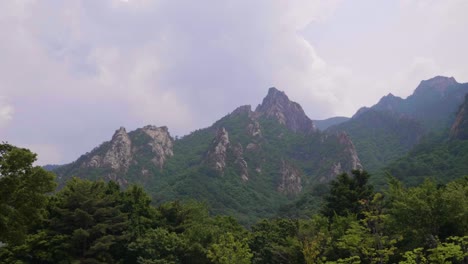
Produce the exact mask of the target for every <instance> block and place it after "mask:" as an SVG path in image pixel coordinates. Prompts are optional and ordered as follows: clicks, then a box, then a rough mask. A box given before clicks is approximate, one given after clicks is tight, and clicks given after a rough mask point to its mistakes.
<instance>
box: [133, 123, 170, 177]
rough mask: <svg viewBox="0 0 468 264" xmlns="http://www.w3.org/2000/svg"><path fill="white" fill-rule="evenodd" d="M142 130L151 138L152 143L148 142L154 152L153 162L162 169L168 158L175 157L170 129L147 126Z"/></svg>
mask: <svg viewBox="0 0 468 264" xmlns="http://www.w3.org/2000/svg"><path fill="white" fill-rule="evenodd" d="M141 130H142V131H143V132H145V133H146V134H147V135H148V136H149V137H150V138H151V141H150V142H148V145H150V146H151V150H152V152H153V158H152V159H151V161H152V162H153V164H154V165H155V166H157V167H159V168H160V169H162V168H163V166H164V163H165V162H166V160H167V158H169V157H172V156H174V152H173V150H172V149H173V140H172V138H171V136H170V135H169V131H168V128H167V127H165V126H162V127H156V126H145V127H143V128H142V129H141Z"/></svg>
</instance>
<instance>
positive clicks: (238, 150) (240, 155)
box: [233, 143, 249, 181]
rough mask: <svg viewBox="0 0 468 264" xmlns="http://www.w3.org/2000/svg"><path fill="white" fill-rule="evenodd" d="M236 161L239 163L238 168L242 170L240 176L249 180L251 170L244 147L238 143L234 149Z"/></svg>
mask: <svg viewBox="0 0 468 264" xmlns="http://www.w3.org/2000/svg"><path fill="white" fill-rule="evenodd" d="M233 153H234V157H235V161H234V163H235V164H236V165H237V168H238V169H239V171H240V177H241V179H242V180H243V181H248V180H249V171H248V165H247V161H245V159H244V149H243V148H242V145H241V144H239V143H237V144H236V145H235V147H234V149H233Z"/></svg>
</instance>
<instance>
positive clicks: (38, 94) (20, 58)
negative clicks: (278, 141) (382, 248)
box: [0, 0, 468, 163]
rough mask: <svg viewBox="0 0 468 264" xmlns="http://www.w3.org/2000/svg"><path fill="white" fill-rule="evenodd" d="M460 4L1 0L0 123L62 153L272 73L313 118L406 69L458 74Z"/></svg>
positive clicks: (356, 101)
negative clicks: (5, 100) (0, 104)
mask: <svg viewBox="0 0 468 264" xmlns="http://www.w3.org/2000/svg"><path fill="white" fill-rule="evenodd" d="M421 3H422V4H421ZM425 3H429V4H425ZM460 7H462V8H460ZM465 7H466V4H465V3H463V1H443V2H441V1H433V2H426V1H423V2H419V1H407V2H404V1H403V2H401V3H398V2H394V3H393V2H392V3H390V2H389V3H386V4H385V5H384V6H383V7H382V6H380V5H378V4H375V3H374V2H373V1H368V0H366V1H360V2H359V3H354V2H353V3H350V2H348V1H318V0H312V1H310V0H307V1H306V0H291V1H283V0H255V1H247V0H223V1H206V0H202V1H177V0H128V1H122V0H102V1H93V0H70V1H59V0H42V1H35V0H22V1H3V2H0V10H2V11H0V30H1V31H2V42H0V55H1V56H2V60H1V61H0V96H3V97H5V98H8V99H9V101H8V104H6V103H5V104H4V105H5V106H3V105H2V107H7V106H12V105H14V107H15V108H14V110H15V112H14V114H15V115H14V119H11V113H12V112H11V111H12V110H8V111H2V113H9V114H2V117H0V122H3V124H4V125H3V128H2V136H3V135H4V136H3V137H5V139H6V140H9V141H11V142H12V143H17V144H19V145H30V146H37V145H41V144H46V145H47V146H54V151H51V150H50V149H51V148H49V150H47V148H38V152H39V154H40V155H43V154H42V153H41V152H44V153H45V154H44V155H47V156H48V157H51V158H47V159H46V160H48V161H50V162H52V161H53V159H54V158H57V157H58V154H57V153H59V154H60V158H57V160H56V161H54V162H53V163H62V162H68V161H72V160H73V159H75V158H77V157H78V156H79V155H80V154H82V153H84V152H86V151H89V150H90V149H92V148H93V147H94V146H96V145H98V144H100V143H101V142H102V141H104V140H109V139H110V138H111V136H112V135H111V134H112V131H114V130H115V129H116V128H118V127H119V126H122V125H123V126H126V127H127V129H128V130H132V129H135V128H137V127H141V126H143V125H146V124H154V125H158V126H160V125H167V126H168V127H169V130H170V131H171V133H172V134H173V135H175V134H177V135H182V134H186V133H188V132H190V131H192V130H194V129H197V128H200V127H205V126H208V125H210V124H211V123H213V122H214V121H215V120H217V119H218V118H220V117H222V116H224V115H225V114H227V113H228V112H230V111H232V110H233V109H234V108H235V107H237V106H239V105H243V104H254V105H255V104H257V103H259V102H261V99H262V98H263V96H265V94H266V91H267V88H268V87H271V86H276V87H277V88H279V89H281V90H285V91H286V93H287V94H288V95H289V97H290V98H291V99H292V100H295V101H298V102H299V103H300V104H301V105H302V106H303V107H304V109H305V110H306V112H307V113H308V114H309V116H311V117H312V118H325V117H329V116H332V115H336V114H340V115H352V114H353V112H354V111H356V109H358V108H359V107H360V106H362V105H372V104H374V103H375V102H376V101H377V100H378V98H379V97H380V96H382V95H384V94H387V93H388V92H394V93H396V94H399V93H401V94H407V93H408V92H409V91H410V90H412V89H414V88H415V87H416V85H417V83H415V82H416V80H417V79H418V78H430V77H432V76H427V75H430V74H434V73H435V72H438V71H439V70H440V71H442V73H441V74H444V73H447V74H451V75H454V76H455V77H456V78H457V79H461V80H463V79H462V78H461V77H460V78H459V77H458V75H466V74H468V72H467V71H468V70H466V67H464V66H463V65H462V62H463V61H466V59H468V57H467V56H468V55H467V53H466V52H465V53H463V52H462V51H463V50H464V49H465V48H464V47H466V45H467V44H468V43H467V37H464V35H465V34H463V33H464V31H465V29H464V25H466V23H468V21H467V18H466V17H465V15H464V14H465V12H464V10H466V8H465ZM428 17H430V19H428ZM316 29H318V30H316ZM446 47H447V48H446ZM425 76H427V77H425ZM401 94H400V95H401ZM4 109H9V108H4ZM7 116H10V117H9V119H8V118H5V117H7ZM7 119H8V120H9V121H8V122H6V121H1V120H7ZM31 128H34V129H31ZM47 153H55V154H53V155H52V154H47Z"/></svg>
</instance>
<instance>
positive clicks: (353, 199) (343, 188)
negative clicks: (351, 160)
mask: <svg viewBox="0 0 468 264" xmlns="http://www.w3.org/2000/svg"><path fill="white" fill-rule="evenodd" d="M352 174H353V176H352V177H350V176H349V175H348V174H347V173H343V174H340V175H338V176H337V178H336V179H335V180H333V181H331V182H330V186H331V188H330V193H329V194H328V195H327V196H326V197H325V205H324V207H323V208H322V213H323V215H325V216H327V217H329V218H332V217H333V216H334V215H335V214H336V215H338V216H346V215H348V214H356V215H358V216H359V217H362V215H360V213H361V209H362V203H361V201H363V200H364V201H368V200H370V199H372V196H373V194H374V191H373V187H372V185H370V184H368V180H369V177H370V175H369V174H368V173H367V172H365V171H361V170H353V171H352Z"/></svg>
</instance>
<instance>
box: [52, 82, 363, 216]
mask: <svg viewBox="0 0 468 264" xmlns="http://www.w3.org/2000/svg"><path fill="white" fill-rule="evenodd" d="M359 168H362V166H361V163H360V160H359V158H358V156H357V153H356V151H355V148H354V144H353V142H352V141H351V140H350V138H349V137H348V136H347V135H346V134H345V133H328V132H327V133H325V132H321V131H319V130H318V129H317V128H316V127H315V125H314V122H313V121H312V120H310V119H309V117H307V115H306V114H305V113H304V111H303V109H302V107H301V106H300V105H299V104H297V103H295V102H292V101H290V100H289V98H288V97H287V96H286V94H285V93H284V92H282V91H279V90H277V89H276V88H270V89H269V91H268V94H267V96H266V97H265V98H264V99H263V102H262V103H261V104H260V105H259V106H258V107H257V108H256V109H255V111H252V109H251V107H250V106H248V105H247V106H241V107H239V108H237V109H235V110H234V111H233V112H232V113H230V114H228V115H226V116H225V117H223V118H222V119H220V120H218V121H217V122H215V123H214V124H213V125H212V126H211V127H208V128H204V129H200V130H197V131H195V132H193V133H191V134H189V135H187V136H184V137H182V138H181V139H178V140H174V139H173V138H172V137H171V136H170V134H169V132H168V129H167V128H166V127H155V126H146V127H143V128H139V129H137V130H135V131H131V132H128V133H127V131H126V130H125V129H124V128H120V129H119V130H117V131H116V132H115V134H114V136H113V137H112V139H111V140H110V141H108V142H104V143H103V144H101V145H100V146H99V147H97V148H95V149H94V150H92V151H91V152H89V153H86V154H85V155H83V156H81V157H80V158H79V159H78V160H77V161H75V162H73V163H71V164H68V165H65V166H62V167H60V168H58V169H56V170H55V172H56V173H57V175H58V179H59V181H60V182H61V183H62V184H63V182H65V181H66V180H68V179H69V178H70V177H71V176H77V177H82V178H88V179H100V178H102V179H105V180H114V181H116V182H118V183H119V184H121V185H122V186H127V185H128V184H132V183H137V184H141V185H143V186H144V187H145V188H146V189H147V190H148V191H149V192H150V193H151V194H152V195H153V197H154V198H155V200H156V201H167V200H175V199H198V200H203V201H206V202H207V203H208V204H209V205H210V207H211V208H212V209H213V212H214V213H224V214H230V215H234V216H236V217H237V218H238V219H239V220H240V221H241V222H243V223H251V222H252V221H254V220H256V219H257V218H259V217H268V216H273V215H275V214H276V213H277V210H278V208H280V207H281V206H282V205H285V204H288V203H290V202H291V201H293V200H295V199H297V198H298V197H300V196H301V195H302V194H303V193H307V192H314V191H317V190H320V189H323V188H320V187H318V186H322V185H323V184H326V183H327V182H328V181H330V180H331V179H333V178H334V177H335V176H336V175H337V174H339V173H341V172H344V171H350V170H352V169H359Z"/></svg>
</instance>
